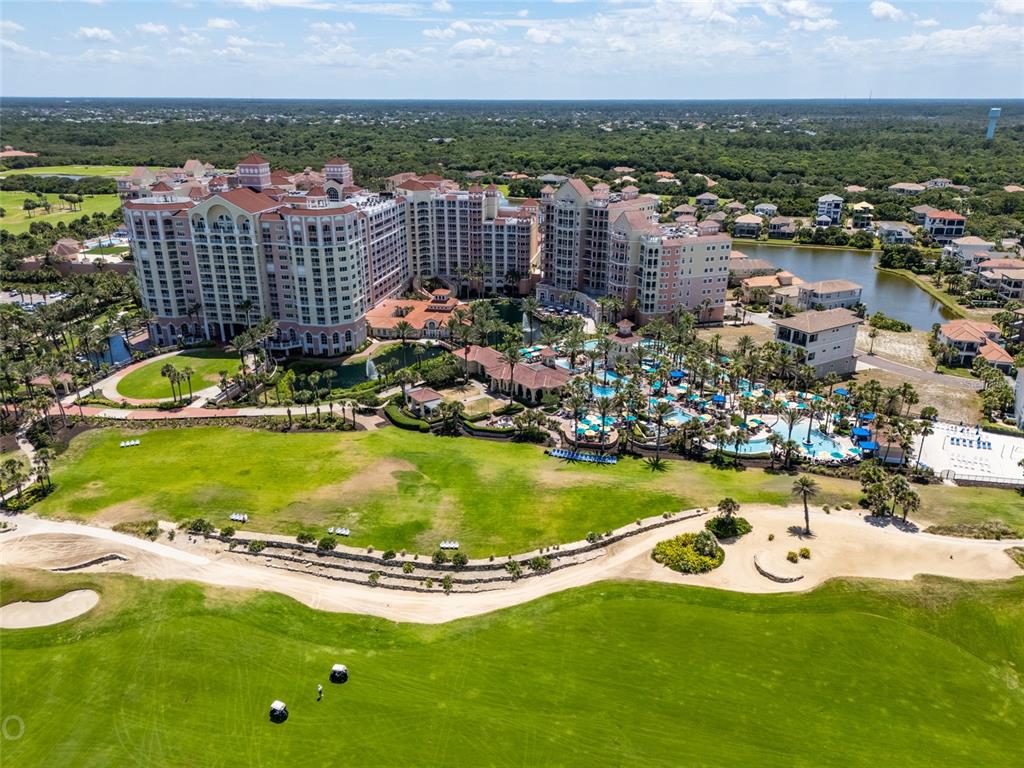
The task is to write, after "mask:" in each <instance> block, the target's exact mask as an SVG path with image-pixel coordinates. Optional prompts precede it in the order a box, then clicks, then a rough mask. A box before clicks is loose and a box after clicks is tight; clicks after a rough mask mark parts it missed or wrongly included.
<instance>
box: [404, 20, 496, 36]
mask: <svg viewBox="0 0 1024 768" xmlns="http://www.w3.org/2000/svg"><path fill="white" fill-rule="evenodd" d="M504 29H505V26H504V24H502V23H501V22H488V23H486V24H471V23H469V22H468V21H462V20H461V19H460V20H459V21H453V22H452V23H451V24H449V25H448V26H447V27H431V28H429V29H424V30H423V36H424V37H429V38H431V39H433V40H450V39H452V38H453V37H455V36H456V35H493V34H496V33H498V32H502V31H504Z"/></svg>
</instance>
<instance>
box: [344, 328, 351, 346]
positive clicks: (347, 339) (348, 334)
mask: <svg viewBox="0 0 1024 768" xmlns="http://www.w3.org/2000/svg"><path fill="white" fill-rule="evenodd" d="M345 343H346V344H351V343H352V331H345Z"/></svg>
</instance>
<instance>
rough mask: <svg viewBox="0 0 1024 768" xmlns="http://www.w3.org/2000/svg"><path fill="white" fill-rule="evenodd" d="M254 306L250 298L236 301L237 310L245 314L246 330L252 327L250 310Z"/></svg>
mask: <svg viewBox="0 0 1024 768" xmlns="http://www.w3.org/2000/svg"><path fill="white" fill-rule="evenodd" d="M255 306H256V305H255V304H253V303H252V299H242V300H241V301H240V302H238V311H239V312H241V313H242V314H244V315H245V328H246V330H248V329H249V328H250V327H252V323H251V319H250V314H251V313H252V310H253V309H254V308H255Z"/></svg>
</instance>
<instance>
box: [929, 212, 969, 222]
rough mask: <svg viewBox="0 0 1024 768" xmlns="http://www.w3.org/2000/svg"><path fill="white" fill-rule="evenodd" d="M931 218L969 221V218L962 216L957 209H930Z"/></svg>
mask: <svg viewBox="0 0 1024 768" xmlns="http://www.w3.org/2000/svg"><path fill="white" fill-rule="evenodd" d="M928 218H929V219H953V220H954V221H967V219H966V218H965V217H963V216H961V215H960V214H959V213H957V212H956V211H929V212H928Z"/></svg>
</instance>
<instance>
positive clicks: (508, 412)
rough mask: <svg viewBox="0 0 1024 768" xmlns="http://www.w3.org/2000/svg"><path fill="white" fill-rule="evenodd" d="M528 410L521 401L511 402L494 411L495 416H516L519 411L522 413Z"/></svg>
mask: <svg viewBox="0 0 1024 768" xmlns="http://www.w3.org/2000/svg"><path fill="white" fill-rule="evenodd" d="M525 410H526V407H525V406H523V405H520V404H519V403H509V404H508V405H505V406H502V407H501V408H499V409H498V410H496V411H495V412H494V415H495V416H514V415H515V414H517V413H522V412H523V411H525Z"/></svg>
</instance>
